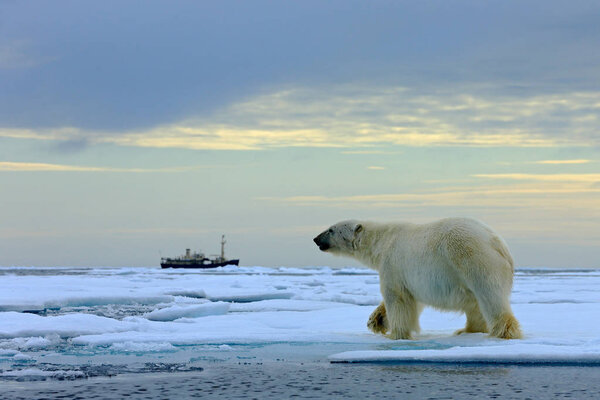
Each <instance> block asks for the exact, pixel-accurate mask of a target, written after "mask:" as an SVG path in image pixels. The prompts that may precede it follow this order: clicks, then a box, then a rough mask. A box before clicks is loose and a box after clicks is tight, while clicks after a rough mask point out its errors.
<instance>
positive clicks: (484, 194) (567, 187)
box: [260, 180, 600, 214]
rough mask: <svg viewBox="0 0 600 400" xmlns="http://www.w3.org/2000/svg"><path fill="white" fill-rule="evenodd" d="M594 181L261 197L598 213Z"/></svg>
mask: <svg viewBox="0 0 600 400" xmlns="http://www.w3.org/2000/svg"><path fill="white" fill-rule="evenodd" d="M590 183H591V182H588V181H587V180H586V181H574V182H560V184H557V183H554V182H551V183H548V182H540V183H538V184H537V185H531V184H527V185H525V184H523V185H503V186H458V187H446V188H439V189H436V190H429V191H420V192H415V193H387V194H373V195H353V196H310V195H308V196H288V197H261V198H260V200H264V201H271V202H277V203H283V204H286V205H293V206H303V207H304V206H308V207H345V208H371V209H372V208H406V207H459V208H468V209H472V208H481V207H487V208H501V209H507V208H509V209H523V208H526V209H528V208H535V209H539V208H545V209H564V208H565V207H567V208H568V209H571V208H578V209H580V210H583V209H585V210H594V212H593V214H597V211H596V210H597V209H598V207H597V205H598V201H599V200H598V198H599V197H600V188H598V187H596V186H595V185H594V184H591V185H590Z"/></svg>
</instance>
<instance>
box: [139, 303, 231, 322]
mask: <svg viewBox="0 0 600 400" xmlns="http://www.w3.org/2000/svg"><path fill="white" fill-rule="evenodd" d="M227 311H229V303H225V302H222V301H218V302H216V303H204V304H198V305H191V306H190V305H187V306H182V305H174V306H171V307H165V308H161V309H160V310H154V311H152V312H149V313H147V314H144V317H146V318H147V319H149V320H150V321H175V320H177V319H179V318H198V317H205V316H207V315H222V314H225V313H227Z"/></svg>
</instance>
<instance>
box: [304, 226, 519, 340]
mask: <svg viewBox="0 0 600 400" xmlns="http://www.w3.org/2000/svg"><path fill="white" fill-rule="evenodd" d="M315 242H317V244H318V245H319V246H320V247H321V249H322V250H324V251H330V252H333V253H336V254H340V255H346V256H350V257H353V258H356V259H358V260H359V261H361V262H362V263H364V264H366V265H367V266H369V267H371V268H373V269H375V270H377V271H378V272H379V277H380V285H381V294H382V296H383V303H382V305H380V306H379V307H378V308H377V309H376V310H375V312H374V313H373V314H372V315H371V318H370V319H369V324H368V325H369V328H371V330H373V331H375V332H381V333H385V332H386V331H387V330H388V329H389V330H390V334H389V336H390V337H391V338H393V339H408V338H410V337H411V334H412V332H418V331H419V314H420V312H421V310H422V308H423V306H424V305H429V306H432V307H435V308H437V309H440V310H453V311H463V312H465V313H466V314H467V325H466V327H465V328H464V329H462V330H460V331H458V332H457V333H464V332H490V334H491V335H493V336H496V337H500V338H507V339H510V338H518V337H520V336H521V332H520V328H519V324H518V322H517V320H516V319H515V318H514V316H513V314H512V311H511V307H510V301H509V298H510V292H511V288H512V281H513V273H514V267H513V260H512V257H511V255H510V252H509V251H508V248H507V246H506V244H505V243H504V241H503V240H502V239H501V238H500V236H498V235H497V234H496V233H495V232H494V231H493V230H492V229H491V228H489V227H488V226H486V225H484V224H483V223H481V222H479V221H476V220H473V219H468V218H448V219H443V220H440V221H436V222H433V223H430V224H424V225H416V224H409V223H394V224H382V223H374V222H357V221H344V222H340V223H338V224H335V225H333V226H332V227H331V228H329V229H328V230H327V231H324V232H323V233H321V234H320V235H319V236H318V237H317V238H315Z"/></svg>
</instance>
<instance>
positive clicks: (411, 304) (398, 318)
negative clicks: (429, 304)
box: [382, 288, 422, 340]
mask: <svg viewBox="0 0 600 400" xmlns="http://www.w3.org/2000/svg"><path fill="white" fill-rule="evenodd" d="M382 294H383V301H384V303H385V309H386V314H387V320H388V326H389V329H390V333H389V335H388V337H389V338H390V339H394V340H396V339H412V332H419V330H420V328H419V313H420V311H421V309H422V308H421V307H419V304H418V303H417V301H416V300H415V298H414V297H413V296H412V295H411V294H410V293H408V292H407V291H398V290H394V289H390V288H384V289H383V290H382Z"/></svg>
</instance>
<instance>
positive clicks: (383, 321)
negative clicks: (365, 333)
mask: <svg viewBox="0 0 600 400" xmlns="http://www.w3.org/2000/svg"><path fill="white" fill-rule="evenodd" d="M367 327H368V328H369V329H370V330H371V332H373V333H381V334H382V335H385V334H386V332H387V331H388V321H387V316H386V312H385V303H384V302H381V304H379V306H377V308H376V309H375V311H373V313H372V314H371V316H370V317H369V321H368V322H367Z"/></svg>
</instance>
